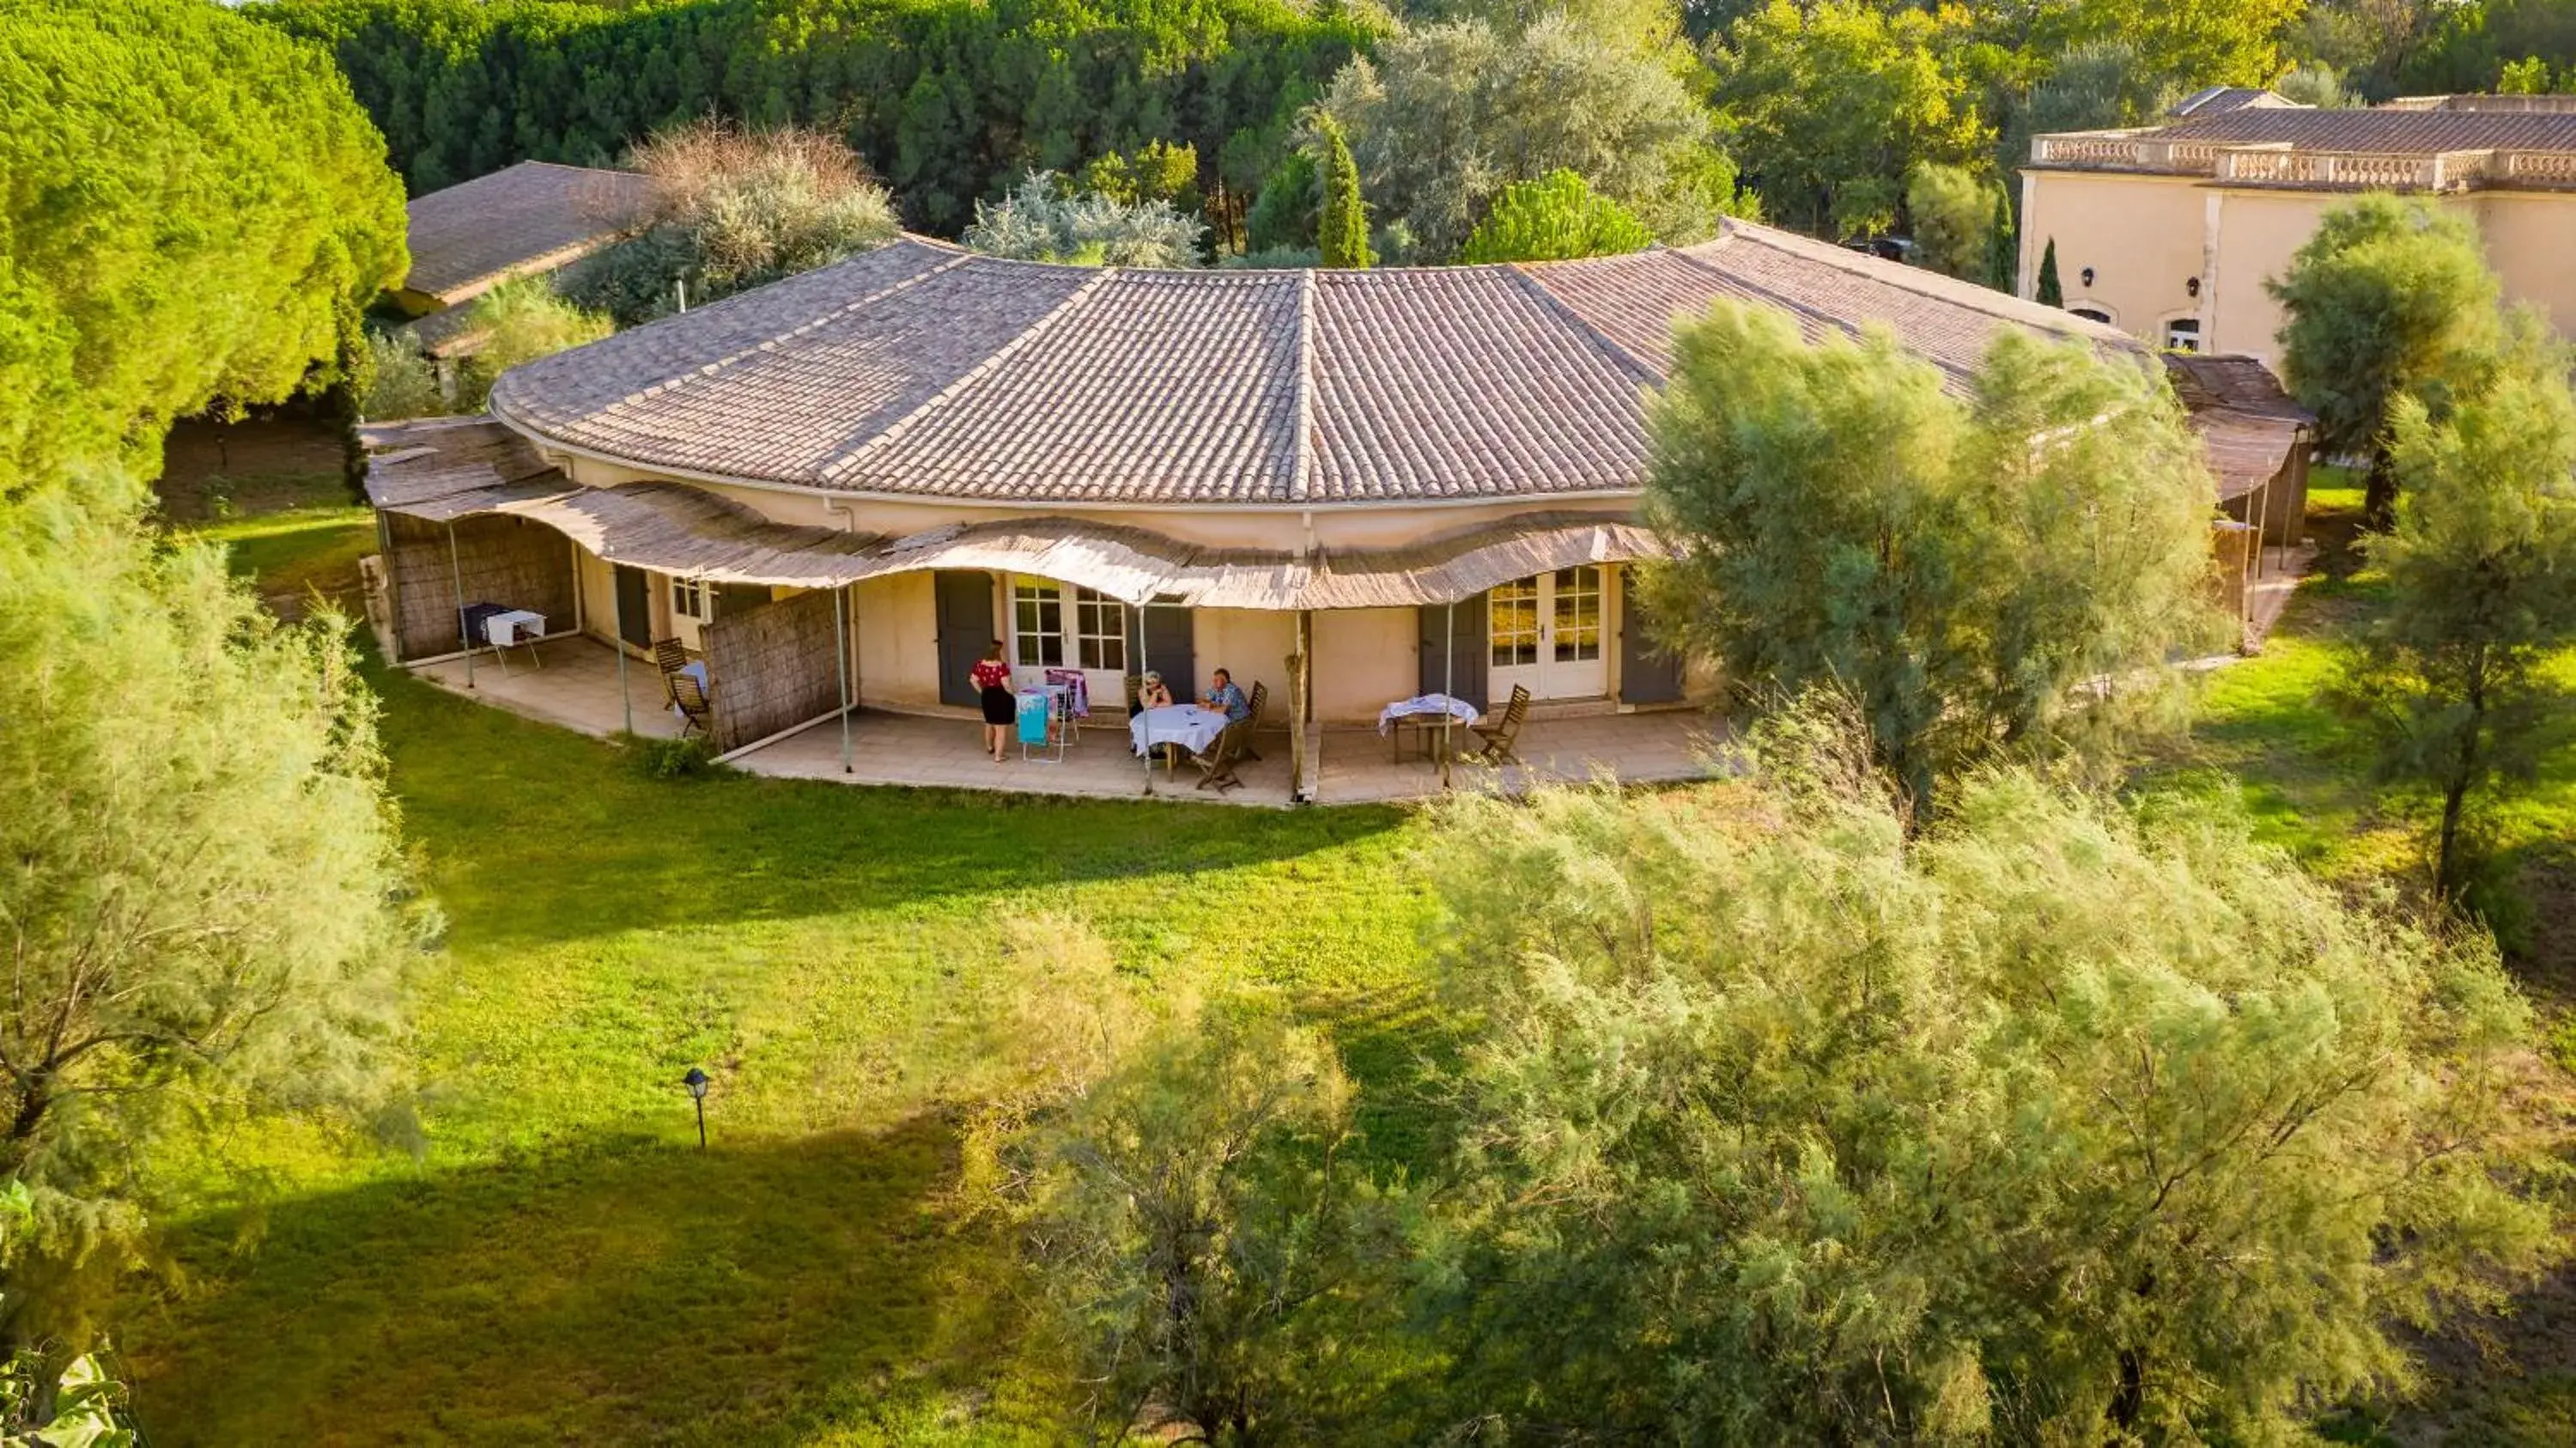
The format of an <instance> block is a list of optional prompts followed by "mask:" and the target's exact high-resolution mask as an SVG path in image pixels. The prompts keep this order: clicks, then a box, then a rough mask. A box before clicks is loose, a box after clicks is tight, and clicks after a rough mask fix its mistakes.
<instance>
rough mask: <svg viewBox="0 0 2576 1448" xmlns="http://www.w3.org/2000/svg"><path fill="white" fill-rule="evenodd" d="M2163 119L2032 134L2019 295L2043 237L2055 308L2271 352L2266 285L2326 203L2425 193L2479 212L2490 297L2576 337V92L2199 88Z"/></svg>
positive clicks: (2210, 345)
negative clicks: (2390, 96) (2350, 103)
mask: <svg viewBox="0 0 2576 1448" xmlns="http://www.w3.org/2000/svg"><path fill="white" fill-rule="evenodd" d="M2193 101H2194V102H2195V104H2192V105H2191V106H2190V107H2189V108H2188V110H2187V111H2186V112H2184V113H2182V114H2178V115H2177V116H2176V117H2174V118H2173V119H2172V120H2170V121H2169V122H2168V123H2167V124H2164V125H2160V126H2151V127H2146V128H2142V129H2136V130H2119V131H2078V132H2069V133H2063V134H2057V135H2046V136H2039V137H2036V138H2034V139H2033V141H2032V143H2031V156H2030V163H2029V165H2027V166H2026V167H2024V168H2023V170H2022V173H2021V186H2022V217H2023V221H2022V231H2021V282H2020V290H2021V294H2022V295H2023V296H2025V297H2029V296H2034V295H2036V293H2037V290H2038V284H2039V266H2040V259H2041V256H2042V254H2043V252H2044V251H2045V249H2046V247H2047V245H2048V243H2049V242H2050V241H2051V240H2054V241H2055V242H2056V244H2057V275H2058V281H2059V284H2060V286H2061V287H2062V288H2063V289H2064V291H2065V297H2066V306H2067V308H2068V309H2069V310H2070V311H2074V312H2076V313H2078V314H2080V315H2083V316H2087V317H2091V318H2094V319H2096V320H2100V321H2104V322H2108V323H2110V324H2111V325H2113V326H2115V327H2118V328H2120V329H2121V330H2122V331H2124V332H2127V333H2128V334H2129V335H2131V336H2133V337H2136V338H2138V339H2139V340H2141V341H2143V342H2146V343H2148V344H2150V345H2152V346H2159V347H2175V348H2188V349H2190V350H2194V351H2202V352H2227V353H2242V354H2245V355H2247V356H2252V357H2256V358H2261V359H2264V360H2265V361H2267V362H2268V361H2271V360H2272V359H2273V358H2274V357H2275V354H2276V353H2277V351H2278V344H2277V342H2276V341H2275V340H2274V338H2275V334H2276V333H2278V332H2279V330H2280V328H2281V322H2282V317H2281V310H2280V308H2279V307H2278V306H2277V305H2275V304H2274V303H2273V301H2272V299H2271V297H2270V296H2269V295H2268V294H2267V293H2266V292H2265V290H2264V287H2263V283H2264V281H2265V280H2266V279H2267V278H2271V277H2275V276H2278V275H2279V274H2280V273H2281V272H2282V271H2283V270H2284V269H2285V268H2286V267H2287V266H2288V265H2289V262H2290V258H2291V255H2292V254H2293V253H2294V252H2296V251H2297V250H2298V248H2299V246H2300V244H2301V243H2303V242H2305V241H2306V240H2307V239H2308V237H2309V235H2310V234H2311V233H2312V232H2314V231H2315V229H2316V225H2317V218H2318V217H2319V216H2320V215H2322V214H2323V213H2324V212H2325V210H2326V209H2327V208H2328V207H2331V206H2334V205H2335V204H2337V203H2338V202H2341V201H2344V200H2347V199H2349V198H2350V197H2351V196H2353V195H2354V194H2355V193H2357V192H2361V191H2372V190H2381V191H2399V192H2406V193H2412V194H2417V195H2422V196H2426V197H2429V198H2432V199H2433V200H2434V201H2435V202H2436V203H2437V204H2439V205H2441V206H2444V207H2448V208H2451V209H2454V210H2456V211H2458V212H2460V213H2462V214H2463V215H2466V216H2468V217H2469V218H2470V219H2471V220H2473V221H2474V222H2476V224H2477V228H2478V231H2479V234H2480V235H2481V236H2483V237H2484V238H2485V241H2486V250H2487V259H2488V261H2489V262H2490V263H2491V264H2492V265H2493V266H2494V267H2495V269H2496V271H2497V273H2498V275H2499V276H2501V277H2502V278H2503V281H2504V289H2505V295H2506V296H2507V297H2508V298H2510V299H2513V300H2517V301H2529V302H2533V303H2537V304H2538V305H2539V306H2540V307H2541V308H2542V309H2544V310H2545V311H2546V312H2547V313H2548V315H2549V317H2550V320H2551V322H2552V323H2553V324H2554V325H2555V326H2556V327H2557V329H2558V330H2559V331H2560V332H2562V333H2565V334H2568V335H2576V96H2438V97H2419V98H2414V99H2409V100H2404V101H2398V102H2394V103H2392V104H2390V105H2386V106H2380V107H2376V108H2373V109H2370V110H2339V111H2330V110H2313V109H2310V108H2307V107H2304V106H2297V105H2293V104H2291V103H2289V102H2287V101H2283V100H2282V99H2281V98H2280V97H2278V96H2274V95H2270V94H2269V93H2267V92H2262V91H2225V92H2211V93H2204V94H2203V95H2201V96H2196V97H2194V98H2193Z"/></svg>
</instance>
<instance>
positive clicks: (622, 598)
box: [608, 563, 635, 735]
mask: <svg viewBox="0 0 2576 1448" xmlns="http://www.w3.org/2000/svg"><path fill="white" fill-rule="evenodd" d="M608 596H609V597H610V598H611V599H613V600H615V611H616V614H617V637H616V638H614V639H611V640H610V641H609V644H608V646H609V647H610V648H611V649H614V650H615V651H616V652H617V703H618V707H620V708H622V709H624V710H625V711H626V732H627V733H628V734H630V735H631V734H633V733H634V732H635V696H634V695H633V694H630V693H628V692H627V691H626V590H625V589H622V588H620V587H618V586H617V565H615V564H613V563H612V564H610V565H609V574H608Z"/></svg>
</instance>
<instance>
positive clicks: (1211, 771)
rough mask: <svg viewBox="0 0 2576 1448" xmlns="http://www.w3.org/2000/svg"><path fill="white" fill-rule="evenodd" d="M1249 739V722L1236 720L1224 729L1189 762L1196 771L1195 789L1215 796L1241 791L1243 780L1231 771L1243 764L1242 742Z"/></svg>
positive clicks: (1250, 725)
mask: <svg viewBox="0 0 2576 1448" xmlns="http://www.w3.org/2000/svg"><path fill="white" fill-rule="evenodd" d="M1251 735H1252V721H1251V720H1249V719H1243V720H1238V721H1236V722H1235V723H1232V724H1228V725H1227V726H1225V728H1224V729H1223V730H1221V731H1220V732H1219V733H1218V734H1217V736H1216V738H1215V739H1214V740H1213V741H1211V742H1210V743H1209V744H1208V747H1207V748H1206V749H1204V750H1202V751H1200V752H1199V753H1198V754H1197V755H1195V756H1193V757H1192V759H1191V761H1190V762H1191V763H1193V764H1196V765H1197V766H1198V767H1199V782H1198V786H1197V787H1198V788H1200V789H1213V790H1215V791H1216V792H1217V793H1219V794H1223V793H1225V792H1226V791H1227V790H1229V789H1239V788H1241V787H1242V785H1243V780H1242V778H1241V776H1239V775H1237V774H1236V773H1235V772H1234V769H1235V766H1236V765H1238V764H1240V763H1242V762H1243V741H1244V740H1246V739H1248V738H1250V737H1251Z"/></svg>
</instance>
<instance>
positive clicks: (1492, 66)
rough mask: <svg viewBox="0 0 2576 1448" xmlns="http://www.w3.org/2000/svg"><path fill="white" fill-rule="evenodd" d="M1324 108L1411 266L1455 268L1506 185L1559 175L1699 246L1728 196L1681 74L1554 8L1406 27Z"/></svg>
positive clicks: (1723, 172) (1726, 170)
mask: <svg viewBox="0 0 2576 1448" xmlns="http://www.w3.org/2000/svg"><path fill="white" fill-rule="evenodd" d="M1322 104H1323V106H1324V108H1325V109H1326V110H1327V111H1328V112H1330V113H1331V114H1332V116H1333V117H1334V119H1335V120H1337V121H1339V122H1340V124H1341V126H1342V129H1343V130H1344V131H1345V132H1346V133H1347V134H1348V135H1349V137H1350V145H1351V151H1352V153H1353V155H1355V156H1356V157H1357V158H1358V161H1359V169H1360V178H1361V181H1362V183H1363V184H1364V185H1365V187H1366V188H1367V194H1368V199H1369V204H1370V207H1371V209H1372V210H1373V211H1374V212H1375V213H1376V214H1377V216H1378V217H1379V218H1380V220H1381V221H1382V222H1384V223H1385V224H1387V225H1389V226H1391V227H1393V226H1398V225H1400V226H1401V228H1402V230H1403V231H1404V233H1405V234H1407V235H1409V236H1410V238H1411V240H1412V245H1413V248H1414V250H1415V252H1416V253H1417V255H1415V256H1414V257H1412V258H1409V259H1413V260H1423V261H1448V260H1450V259H1451V258H1453V257H1455V256H1456V255H1457V253H1458V250H1459V248H1461V247H1463V246H1464V245H1466V242H1467V238H1468V236H1469V235H1470V234H1471V233H1472V232H1474V230H1475V229H1476V224H1477V222H1479V221H1480V220H1482V219H1483V218H1484V214H1485V211H1486V209H1487V208H1488V207H1489V206H1490V205H1491V204H1492V201H1493V198H1494V196H1495V195H1496V194H1497V193H1498V192H1500V191H1501V190H1502V188H1504V187H1505V186H1508V185H1510V184H1512V183H1513V182H1516V181H1536V180H1539V179H1541V178H1543V177H1545V176H1547V175H1548V174H1549V173H1551V172H1554V171H1559V170H1565V171H1572V172H1573V173H1575V174H1576V175H1578V176H1580V177H1582V178H1583V179H1584V181H1585V182H1587V183H1588V184H1589V185H1590V186H1591V187H1592V189H1593V190H1595V191H1598V192H1600V193H1601V194H1602V195H1604V196H1607V197H1610V198H1611V199H1612V200H1614V201H1617V202H1618V203H1619V204H1621V205H1622V206H1625V207H1627V208H1628V209H1629V210H1630V211H1632V212H1634V213H1635V214H1636V215H1637V217H1638V219H1640V220H1642V221H1643V222H1645V223H1646V225H1647V226H1648V227H1650V228H1652V229H1653V231H1654V232H1655V234H1656V235H1657V236H1658V237H1661V238H1662V239H1663V240H1665V241H1668V242H1688V241H1697V240H1699V239H1700V238H1702V237H1704V236H1707V235H1708V234H1709V233H1710V232H1711V231H1712V230H1714V229H1715V227H1716V225H1717V218H1718V216H1719V214H1720V213H1721V212H1722V211H1723V210H1724V209H1725V207H1726V206H1727V205H1728V204H1730V203H1731V202H1732V200H1733V196H1734V173H1733V170H1732V168H1731V167H1729V166H1728V165H1727V164H1726V162H1725V160H1724V158H1723V157H1722V156H1719V155H1718V154H1717V153H1716V152H1715V151H1713V150H1711V149H1710V147H1709V145H1708V141H1709V137H1710V134H1711V125H1712V122H1711V119H1710V116H1709V113H1708V111H1707V110H1706V109H1705V108H1704V107H1703V106H1702V105H1701V104H1700V102H1699V100H1698V99H1697V97H1695V96H1694V95H1693V94H1692V92H1691V88H1690V86H1689V85H1688V84H1686V83H1685V81H1684V79H1683V78H1682V76H1681V74H1680V73H1679V72H1678V70H1677V68H1676V67H1675V66H1674V65H1673V64H1672V63H1670V62H1669V61H1668V60H1666V59H1664V58H1662V57H1660V56H1655V55H1643V54H1640V53H1639V52H1638V50H1637V49H1636V47H1635V46H1634V45H1633V44H1632V43H1629V42H1627V41H1624V40H1623V39H1622V38H1620V37H1618V36H1616V35H1609V34H1603V33H1599V32H1596V31H1593V30H1589V29H1586V28H1584V27H1583V26H1582V25H1580V24H1578V23H1577V22H1576V21H1575V20H1573V19H1572V18H1570V17H1568V16H1566V15H1564V14H1562V13H1551V14H1548V15H1545V16H1542V17H1540V18H1539V19H1537V20H1535V21H1533V22H1531V23H1530V24H1529V26H1528V27H1527V28H1526V29H1522V30H1516V31H1514V30H1503V29H1498V28H1496V27H1495V26H1493V25H1491V24H1488V23H1487V22H1485V21H1483V20H1477V19H1467V20H1455V21H1448V22H1444V23H1441V24H1436V25H1426V26H1421V27H1418V28H1415V29H1412V30H1408V31H1405V32H1404V33H1402V34H1399V35H1396V36H1392V37H1390V38H1388V39H1387V40H1385V41H1384V42H1382V43H1380V44H1379V46H1378V47H1377V51H1376V54H1375V56H1374V57H1373V58H1368V59H1361V60H1354V61H1352V62H1351V63H1350V65H1349V66H1348V67H1347V68H1346V69H1344V70H1343V71H1342V73H1341V74H1340V75H1338V76H1336V77H1335V78H1334V81H1333V86H1332V89H1331V91H1330V92H1329V93H1327V94H1326V96H1325V97H1324V100H1323V102H1322Z"/></svg>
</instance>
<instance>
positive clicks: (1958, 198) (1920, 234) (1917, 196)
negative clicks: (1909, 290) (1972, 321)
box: [1905, 161, 2002, 281]
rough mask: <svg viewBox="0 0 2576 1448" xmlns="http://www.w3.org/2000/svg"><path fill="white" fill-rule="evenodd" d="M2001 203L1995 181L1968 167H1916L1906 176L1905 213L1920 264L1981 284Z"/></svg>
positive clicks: (1930, 164) (1926, 164)
mask: <svg viewBox="0 0 2576 1448" xmlns="http://www.w3.org/2000/svg"><path fill="white" fill-rule="evenodd" d="M2001 199H2002V198H2001V197H2000V195H1999V194H1998V193H1997V191H1996V188H1995V187H1994V185H1993V184H1992V183H1990V182H1988V181H1987V180H1986V179H1985V178H1983V177H1981V176H1979V175H1978V174H1977V173H1976V172H1975V171H1972V170H1970V169H1969V168H1967V167H1965V166H1943V165H1939V164H1936V163H1933V162H1930V161H1921V162H1917V163H1915V167H1914V169H1913V170H1912V171H1911V172H1909V173H1907V175H1906V178H1905V212H1906V215H1907V216H1908V217H1910V218H1911V219H1912V220H1913V223H1914V228H1913V229H1914V244H1915V245H1916V246H1917V247H1918V248H1920V250H1921V255H1920V256H1919V258H1918V260H1919V261H1920V262H1921V263H1922V264H1923V265H1925V266H1928V267H1931V268H1933V269H1934V270H1936V271H1940V272H1944V273H1947V274H1948V275H1950V276H1954V277H1962V278H1965V279H1967V280H1969V281H1983V280H1984V279H1985V277H1986V274H1987V272H1988V271H1989V270H1990V262H1991V260H1992V258H1991V257H1990V256H1989V255H1988V251H1989V250H1990V247H1991V243H1992V240H1993V235H1992V228H1993V227H1994V224H1995V215H1996V206H1997V204H1998V203H1999V202H2000V201H2001Z"/></svg>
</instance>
